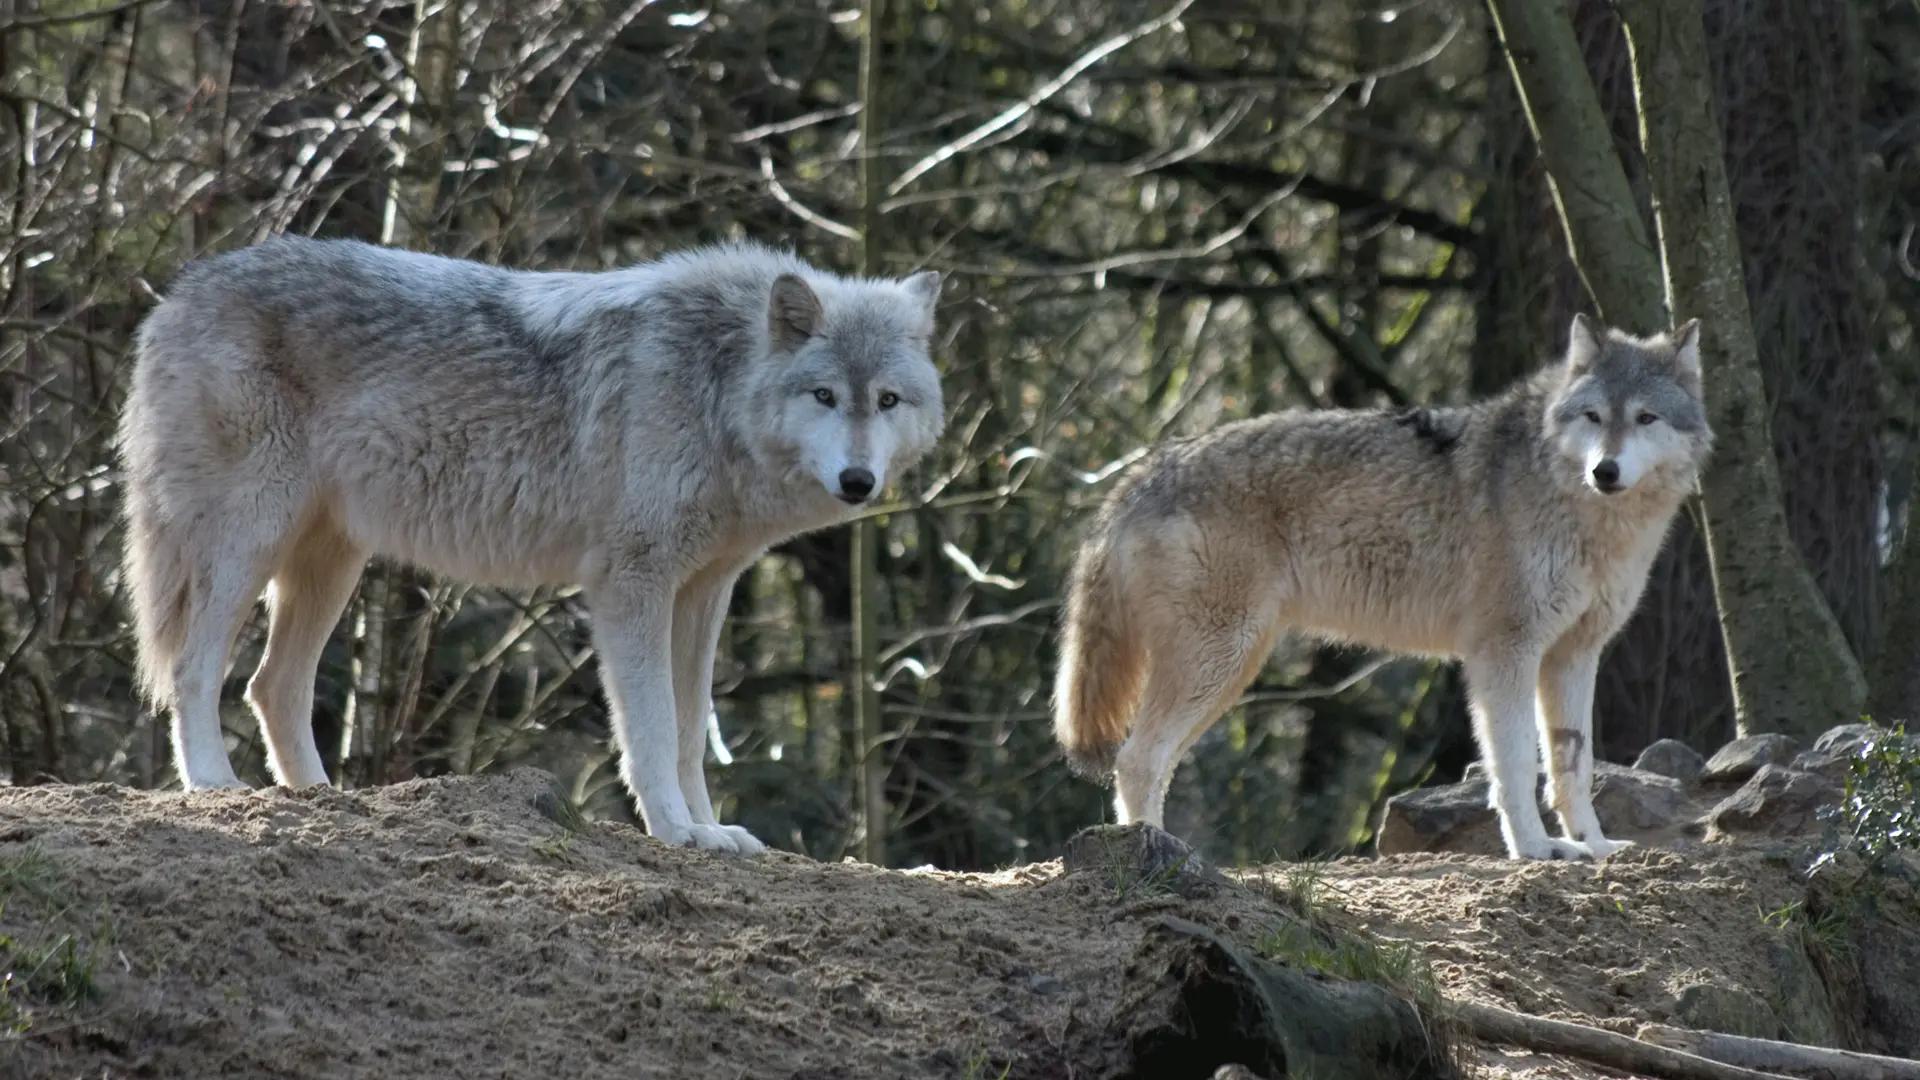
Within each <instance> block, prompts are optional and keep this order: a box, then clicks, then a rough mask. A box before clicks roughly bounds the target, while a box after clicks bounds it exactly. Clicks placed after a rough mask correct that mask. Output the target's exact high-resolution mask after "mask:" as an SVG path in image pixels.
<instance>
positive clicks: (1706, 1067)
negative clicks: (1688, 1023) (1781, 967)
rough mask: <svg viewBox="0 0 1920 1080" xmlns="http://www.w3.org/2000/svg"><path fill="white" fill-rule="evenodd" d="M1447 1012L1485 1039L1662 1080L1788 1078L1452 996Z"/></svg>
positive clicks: (1579, 1025) (1457, 1021)
mask: <svg viewBox="0 0 1920 1080" xmlns="http://www.w3.org/2000/svg"><path fill="white" fill-rule="evenodd" d="M1450 1012H1451V1015H1452V1017H1453V1020H1454V1022H1455V1023H1456V1024H1457V1025H1459V1028H1460V1030H1461V1031H1463V1032H1465V1033H1466V1034H1468V1035H1470V1036H1472V1037H1474V1038H1476V1039H1480V1040H1482V1041H1484V1042H1495V1043H1505V1044H1507V1045H1509V1046H1518V1047H1521V1048H1523V1049H1527V1050H1534V1051H1538V1052H1540V1053H1543V1054H1562V1055H1565V1056H1567V1057H1576V1058H1579V1059H1580V1060H1582V1061H1590V1062H1593V1063H1594V1064H1596V1065H1605V1066H1607V1067H1608V1068H1613V1069H1620V1070H1623V1071H1625V1072H1637V1073H1642V1074H1644V1075H1647V1076H1657V1077H1661V1078H1663V1080H1787V1078H1785V1077H1783V1076H1782V1075H1781V1074H1779V1073H1773V1072H1762V1071H1759V1070H1756V1069H1749V1068H1743V1067H1741V1066H1738V1065H1729V1064H1726V1063H1725V1062H1720V1061H1714V1060H1713V1059H1711V1058H1705V1057H1701V1056H1700V1055H1698V1054H1691V1053H1688V1052H1687V1051H1685V1050H1675V1049H1671V1048H1668V1047H1665V1046H1656V1045H1654V1044H1653V1043H1647V1042H1641V1041H1640V1040H1638V1039H1635V1038H1633V1037H1631V1036H1628V1035H1619V1034H1615V1033H1614V1032H1611V1031H1603V1030H1601V1029H1599V1028H1595V1027H1588V1026H1586V1025H1585V1024H1573V1023H1569V1022H1567V1021H1565V1020H1547V1019H1543V1018H1541V1017H1538V1016H1528V1015H1526V1014H1525V1013H1517V1012H1514V1011H1512V1010H1510V1009H1501V1008H1496V1007H1494V1006H1491V1005H1476V1004H1473V1003H1471V1002H1455V1003H1454V1005H1453V1007H1452V1009H1451V1010H1450Z"/></svg>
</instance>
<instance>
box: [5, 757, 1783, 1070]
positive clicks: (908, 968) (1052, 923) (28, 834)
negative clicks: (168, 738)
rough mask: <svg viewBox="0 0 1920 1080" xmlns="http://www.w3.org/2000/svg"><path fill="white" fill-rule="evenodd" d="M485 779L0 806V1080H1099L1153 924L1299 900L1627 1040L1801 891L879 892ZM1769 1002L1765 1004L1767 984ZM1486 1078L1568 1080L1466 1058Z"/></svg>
mask: <svg viewBox="0 0 1920 1080" xmlns="http://www.w3.org/2000/svg"><path fill="white" fill-rule="evenodd" d="M548 783H549V782H548V779H547V777H546V776H545V775H544V774H541V773H538V772H534V771H530V770H528V771H519V772H514V773H509V774H505V775H502V776H497V777H491V778H483V779H458V780H431V781H418V782H413V783H408V784H401V785H396V786H394V787H389V788H383V789H376V790H371V791H363V792H350V793H343V792H339V791H333V790H328V789H313V790H309V791H302V792H287V791H283V790H268V791H260V792H210V793H201V794H193V795H182V794H177V793H151V792H137V791H131V790H127V789H123V788H116V787H112V786H107V785H98V786H91V787H46V788H31V789H16V790H8V791H0V901H3V902H4V904H5V906H4V909H3V910H0V934H4V935H5V941H4V948H5V949H6V950H7V952H8V955H7V957H6V962H7V966H8V968H9V969H11V970H13V971H14V972H15V979H14V981H13V983H12V984H11V985H10V986H9V987H7V988H6V993H5V996H4V997H0V1021H5V1023H4V1024H0V1027H7V1028H9V1029H10V1030H11V1032H12V1033H11V1034H6V1035H5V1037H4V1042H0V1074H4V1075H6V1076H32V1077H42V1076H45V1077H101V1076H114V1077H118V1076H141V1077H209V1076H302V1077H335V1076H338V1077H348V1076H351V1077H419V1076H514V1077H520V1076H525V1077H547V1076H602V1075H612V1074H614V1073H615V1072H616V1071H617V1072H618V1073H619V1074H620V1075H626V1076H657V1077H689V1076H726V1077H732V1076H756V1077H758V1076H770V1077H795V1078H799V1077H830V1076H831V1077H853V1076H859V1077H869V1076H871V1077H882V1076H886V1077H891V1076H954V1077H997V1076H1001V1075H1007V1076H1014V1077H1019V1076H1035V1077H1040V1076H1046V1077H1069V1076H1081V1077H1087V1076H1108V1075H1115V1074H1116V1073H1117V1072H1120V1071H1122V1070H1123V1068H1124V1066H1125V1064H1126V1061H1127V1058H1126V1048H1125V1047H1124V1046H1123V1045H1121V1043H1122V1042H1123V1040H1122V1039H1121V1038H1120V1037H1119V1035H1118V1034H1117V1027H1118V1025H1116V1024H1115V1023H1114V1010H1115V1008H1116V1007H1117V1004H1118V1003H1119V1002H1120V1001H1121V1000H1122V999H1123V998H1124V997H1125V996H1126V990H1127V986H1126V980H1127V977H1128V967H1129V963H1130V961H1132V960H1133V959H1134V958H1135V957H1136V955H1137V954H1138V952H1139V949H1140V945H1141V941H1142V936H1143V934H1145V932H1146V930H1147V928H1148V927H1150V926H1152V925H1154V924H1155V923H1156V922H1157V921H1158V920H1161V919H1163V918H1165V917H1167V916H1169V915H1173V916H1177V917H1179V918H1183V919H1187V920H1191V921H1193V922H1196V923H1200V924H1202V925H1204V926H1207V927H1209V928H1211V929H1213V930H1215V931H1217V932H1219V933H1221V934H1223V935H1228V936H1232V937H1233V938H1235V939H1236V940H1240V941H1245V942H1248V943H1258V942H1259V940H1260V939H1261V936H1262V935H1263V934H1264V933H1265V932H1266V930H1267V928H1269V927H1271V926H1272V925H1273V924H1274V923H1275V921H1276V920H1277V919H1280V918H1282V917H1284V916H1283V912H1284V910H1285V909H1286V906H1287V903H1288V900H1287V896H1288V895H1289V894H1292V895H1295V896H1297V895H1299V894H1300V893H1301V891H1302V888H1303V883H1304V888H1305V891H1306V892H1308V893H1311V894H1312V896H1313V897H1314V898H1315V899H1314V903H1313V906H1314V907H1315V908H1316V909H1318V910H1321V911H1323V913H1324V914H1325V916H1326V917H1327V918H1329V919H1331V920H1333V921H1336V922H1344V923H1349V924H1351V925H1355V926H1360V927H1366V928H1369V929H1371V930H1373V931H1375V932H1377V933H1378V934H1380V935H1382V936H1386V937H1391V938H1399V939H1405V940H1410V941H1416V942H1420V943H1422V945H1423V946H1424V947H1425V948H1426V950H1427V952H1428V955H1430V956H1431V958H1432V959H1433V961H1434V965H1435V970H1436V972H1437V974H1438V975H1439V977H1440V979H1441V982H1442V984H1443V986H1444V988H1445V989H1446V990H1447V992H1448V993H1450V994H1453V995H1457V996H1461V997H1465V998H1470V999H1474V1000H1482V1001H1487V1002H1492V1003H1497V1004H1503V1005H1507V1006H1510V1007H1518V1008H1521V1009H1525V1010H1528V1011H1532V1012H1536V1013H1540V1014H1543V1015H1550V1016H1561V1017H1565V1018H1587V1019H1594V1020H1598V1021H1600V1022H1602V1023H1604V1024H1606V1025H1607V1026H1612V1027H1617V1028H1627V1029H1630V1028H1631V1027H1632V1024H1633V1022H1634V1021H1637V1020H1648V1019H1655V1020H1664V1019H1669V1018H1671V1017H1672V1016H1673V1014H1674V1010H1675V1009H1676V1007H1677V1002H1678V1000H1679V998H1680V995H1681V994H1682V993H1684V992H1685V991H1686V988H1687V987H1688V986H1689V985H1692V984H1693V983H1697V982H1702V981H1711V982H1716V983H1719V984H1725V985H1730V986H1734V987H1736V988H1743V989H1745V990H1748V991H1751V992H1752V993H1753V994H1755V995H1756V996H1758V997H1761V998H1768V996H1769V995H1774V994H1775V990H1776V989H1777V986H1778V984H1779V980H1780V975H1779V970H1778V967H1777V965H1776V964H1775V962H1774V961H1773V960H1772V959H1770V958H1771V957H1772V956H1773V955H1774V952H1773V951H1770V950H1774V951H1778V950H1777V946H1779V944H1780V941H1781V940H1782V939H1783V937H1784V936H1786V935H1788V934H1789V933H1790V931H1787V930H1780V929H1776V928H1774V927H1771V926H1769V925H1768V924H1767V923H1766V921H1765V920H1764V918H1763V917H1764V916H1765V915H1766V913H1768V912H1771V911H1776V910H1779V909H1780V908H1782V907H1784V906H1786V905H1789V904H1791V903H1792V902H1793V900H1794V898H1795V897H1797V896H1799V895H1800V894H1801V891H1802V890H1801V889H1799V888H1798V887H1797V886H1796V885H1795V879H1794V876H1793V874H1792V871H1791V868H1790V867H1789V866H1788V865H1786V863H1785V861H1784V860H1781V859H1771V860H1770V859H1768V858H1766V857H1763V856H1760V855H1740V854H1727V853H1724V852H1709V851H1704V850H1702V851H1695V852H1690V853H1675V852H1660V851H1638V852H1633V853H1630V854H1625V855H1622V856H1618V857H1616V859H1615V860H1614V861H1613V862H1611V863H1609V864H1607V865H1605V866H1599V867H1596V866H1591V865H1562V864H1528V865H1516V864H1513V863H1508V862H1505V861H1502V860H1498V859H1490V858H1481V857H1474V856H1457V855H1437V856H1397V857H1392V858H1388V859H1383V860H1370V859H1348V860H1341V861H1338V862H1335V863H1331V864H1325V866H1324V867H1323V868H1322V869H1321V871H1320V872H1319V874H1318V883H1317V884H1314V882H1313V875H1302V874H1300V873H1299V872H1297V871H1289V870H1287V869H1286V868H1271V869H1269V870H1264V871H1254V872H1247V873H1245V874H1240V875H1236V876H1237V877H1238V878H1239V880H1240V881H1241V882H1242V883H1243V884H1244V885H1245V886H1246V887H1244V888H1241V887H1229V888H1225V889H1221V890H1216V891H1215V892H1214V893H1213V894H1212V895H1208V896H1202V897H1199V898H1196V899H1183V898H1181V897H1180V896H1177V895H1173V894H1171V893H1170V892H1168V891H1167V890H1165V889H1158V888H1154V887H1153V884H1154V883H1153V882H1141V883H1137V884H1133V883H1125V882H1122V883H1120V884H1118V885H1116V884H1115V883H1113V882H1110V881H1106V880H1101V879H1097V878H1095V877H1093V876H1090V875H1080V874H1076V875H1071V876H1067V875H1063V874H1062V873H1061V870H1060V866H1059V864H1058V863H1041V864H1036V865H1033V866H1027V867H1020V868H1015V869H1010V870H1006V871H1002V872H1000V873H995V874H945V873H912V872H887V871H880V870H876V869H874V868H871V867H867V866H862V865H856V864H852V863H845V864H839V865H831V864H820V863H814V862H810V861H808V860H806V859H803V858H800V857H797V856H792V855H784V854H774V855H770V856H768V857H765V858H763V859H760V860H754V861H744V860H736V859H728V858H722V857H717V856H710V855H706V854H703V853H698V852H692V851H684V850H678V849H670V848H667V847H664V846H662V845H659V844H656V843H654V842H653V841H651V840H649V839H648V838H646V837H645V836H644V835H643V834H642V833H641V832H639V831H638V830H636V829H633V828H631V827H627V826H621V825H613V824H606V823H600V824H592V825H578V824H577V823H576V827H574V828H569V827H567V826H566V825H563V824H561V823H560V821H559V820H557V819H560V818H564V817H565V815H564V814H563V813H560V812H559V811H558V809H557V804H556V803H555V801H554V800H553V798H552V795H551V794H550V790H549V786H548ZM1775 996H1777V995H1775ZM1470 1060H1471V1061H1473V1062H1475V1063H1477V1066H1478V1070H1477V1071H1480V1072H1481V1073H1482V1074H1483V1075H1484V1074H1490V1073H1491V1074H1498V1075H1513V1076H1539V1077H1549V1076H1551V1077H1571V1076H1592V1075H1598V1074H1597V1073H1595V1072H1593V1071H1592V1070H1590V1069H1587V1068H1585V1067H1583V1066H1575V1065H1571V1064H1568V1063H1564V1062H1557V1061H1551V1060H1545V1059H1531V1058H1525V1057H1522V1056H1517V1055H1509V1054H1505V1053H1501V1052H1497V1051H1493V1050H1474V1051H1472V1052H1471V1053H1470Z"/></svg>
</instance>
